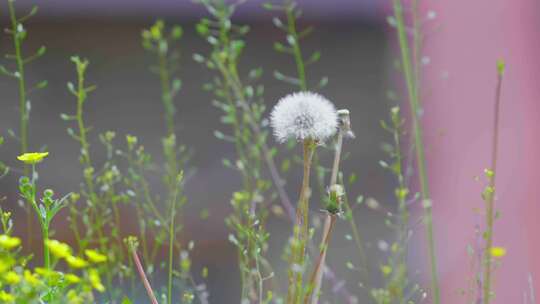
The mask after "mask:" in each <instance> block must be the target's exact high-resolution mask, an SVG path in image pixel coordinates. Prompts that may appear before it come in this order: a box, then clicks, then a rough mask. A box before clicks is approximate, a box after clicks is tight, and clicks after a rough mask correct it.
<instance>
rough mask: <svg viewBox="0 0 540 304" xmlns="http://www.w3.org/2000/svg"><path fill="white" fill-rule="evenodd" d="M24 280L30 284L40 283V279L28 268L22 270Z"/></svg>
mask: <svg viewBox="0 0 540 304" xmlns="http://www.w3.org/2000/svg"><path fill="white" fill-rule="evenodd" d="M24 280H25V281H26V282H28V284H30V285H32V286H37V285H39V284H40V283H41V281H40V280H39V279H38V278H37V276H36V275H35V274H32V272H30V270H25V271H24Z"/></svg>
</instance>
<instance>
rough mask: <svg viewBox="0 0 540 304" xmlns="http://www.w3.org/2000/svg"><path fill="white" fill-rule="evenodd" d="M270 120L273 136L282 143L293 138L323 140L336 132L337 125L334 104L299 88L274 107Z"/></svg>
mask: <svg viewBox="0 0 540 304" xmlns="http://www.w3.org/2000/svg"><path fill="white" fill-rule="evenodd" d="M270 120H271V125H272V128H273V129H274V136H275V137H276V140H277V141H278V142H281V143H283V142H285V141H287V139H290V138H294V139H297V140H305V139H313V140H316V141H320V142H323V141H325V140H326V139H328V138H329V137H331V136H333V135H334V134H335V133H336V131H337V127H338V116H337V112H336V109H335V107H334V105H333V104H332V103H331V102H330V101H329V100H328V99H326V98H324V97H323V96H321V95H319V94H316V93H311V92H298V93H293V94H289V95H287V96H285V97H283V98H281V99H280V100H279V101H278V103H277V104H276V106H275V107H274V109H273V110H272V113H271V115H270Z"/></svg>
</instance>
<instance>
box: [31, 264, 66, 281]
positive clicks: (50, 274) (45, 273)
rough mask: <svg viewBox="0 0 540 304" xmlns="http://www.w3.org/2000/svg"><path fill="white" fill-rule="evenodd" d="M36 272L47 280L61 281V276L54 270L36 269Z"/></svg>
mask: <svg viewBox="0 0 540 304" xmlns="http://www.w3.org/2000/svg"><path fill="white" fill-rule="evenodd" d="M34 271H35V272H36V273H37V274H39V275H40V276H42V277H43V278H45V279H47V280H51V281H56V280H58V279H60V274H59V273H58V272H56V271H54V270H50V269H47V268H43V267H36V268H35V269H34Z"/></svg>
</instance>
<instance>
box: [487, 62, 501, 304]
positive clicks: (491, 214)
mask: <svg viewBox="0 0 540 304" xmlns="http://www.w3.org/2000/svg"><path fill="white" fill-rule="evenodd" d="M502 80H503V71H502V70H499V73H498V77H497V88H496V91H495V109H494V113H495V114H494V118H493V138H492V148H491V170H492V172H493V176H492V177H490V179H489V187H490V188H491V189H495V178H496V177H497V172H496V170H497V154H498V153H497V152H498V146H499V116H500V103H501V89H502ZM494 199H495V192H493V193H491V194H490V195H489V196H488V198H487V200H486V204H487V206H486V208H487V211H486V225H487V227H486V248H485V252H484V278H483V279H484V286H483V287H484V291H483V303H484V304H489V302H490V300H491V264H492V261H491V260H492V259H491V248H492V247H493V224H494V221H495V206H494V205H495V201H494Z"/></svg>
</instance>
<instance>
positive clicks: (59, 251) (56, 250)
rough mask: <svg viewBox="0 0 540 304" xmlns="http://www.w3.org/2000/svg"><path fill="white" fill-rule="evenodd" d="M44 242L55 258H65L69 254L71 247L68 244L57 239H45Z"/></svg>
mask: <svg viewBox="0 0 540 304" xmlns="http://www.w3.org/2000/svg"><path fill="white" fill-rule="evenodd" d="M45 244H46V245H47V247H49V250H50V251H51V253H52V254H53V255H54V256H55V257H57V258H67V257H68V256H70V255H71V248H70V247H69V245H68V244H65V243H62V242H59V241H57V240H46V241H45Z"/></svg>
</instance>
